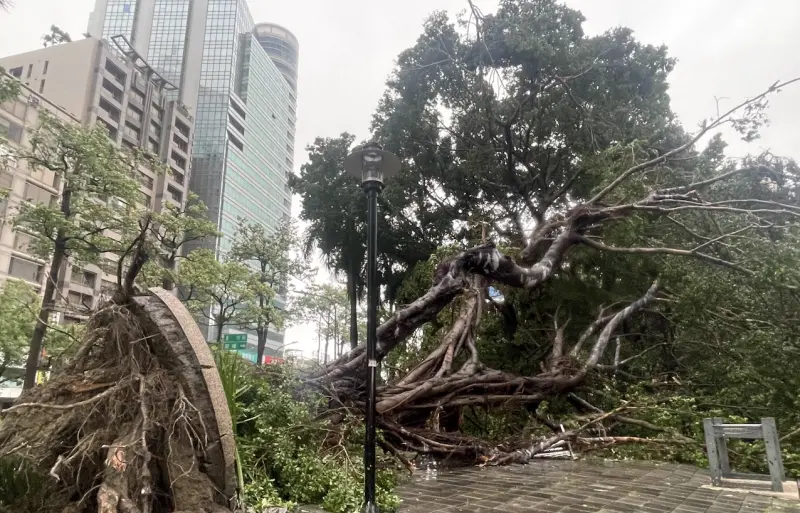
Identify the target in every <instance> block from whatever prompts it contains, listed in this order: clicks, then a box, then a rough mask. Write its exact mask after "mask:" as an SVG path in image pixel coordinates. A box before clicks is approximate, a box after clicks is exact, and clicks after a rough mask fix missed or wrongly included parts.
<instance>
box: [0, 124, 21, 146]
mask: <svg viewBox="0 0 800 513" xmlns="http://www.w3.org/2000/svg"><path fill="white" fill-rule="evenodd" d="M22 132H23V130H22V125H18V124H17V123H14V122H13V121H11V120H10V119H5V118H0V139H8V140H9V141H14V142H15V143H19V142H20V141H22Z"/></svg>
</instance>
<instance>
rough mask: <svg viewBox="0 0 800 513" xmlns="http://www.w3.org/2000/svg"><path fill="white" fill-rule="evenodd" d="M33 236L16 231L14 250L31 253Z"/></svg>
mask: <svg viewBox="0 0 800 513" xmlns="http://www.w3.org/2000/svg"><path fill="white" fill-rule="evenodd" d="M33 240H34V239H33V236H31V235H29V234H27V233H25V232H14V251H19V252H21V253H30V248H31V244H32V243H33Z"/></svg>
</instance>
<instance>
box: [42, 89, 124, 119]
mask: <svg viewBox="0 0 800 513" xmlns="http://www.w3.org/2000/svg"><path fill="white" fill-rule="evenodd" d="M42 83H44V80H42ZM98 106H99V107H100V109H102V110H104V111H105V112H106V113H107V114H108V117H110V118H111V119H113V120H114V121H119V109H118V108H116V107H114V106H113V105H111V103H109V102H108V100H106V99H105V98H100V102H99V103H98Z"/></svg>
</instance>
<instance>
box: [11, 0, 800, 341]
mask: <svg viewBox="0 0 800 513" xmlns="http://www.w3.org/2000/svg"><path fill="white" fill-rule="evenodd" d="M12 2H14V4H15V5H12V6H11V8H10V10H9V12H5V13H4V12H0V55H9V54H13V53H20V52H24V51H28V50H33V49H36V48H39V47H40V46H41V36H42V34H44V33H46V32H47V31H48V29H49V27H50V25H51V24H56V25H58V26H60V27H61V28H63V29H65V30H66V31H68V32H69V33H70V34H72V36H73V37H75V38H78V37H80V34H82V33H83V32H84V31H85V30H86V24H87V21H88V16H89V12H90V11H91V10H92V7H93V5H94V0H12ZM475 3H476V4H477V5H478V6H479V7H480V8H481V9H482V10H483V11H484V12H491V11H493V10H494V7H495V6H496V4H497V2H496V1H494V0H476V2H475ZM566 3H567V4H568V5H570V6H572V7H574V8H577V9H579V10H581V11H582V12H583V13H584V15H585V17H586V18H587V21H586V24H585V28H586V31H587V32H588V33H598V32H602V31H604V30H606V29H608V28H610V27H613V26H617V25H624V26H628V27H631V28H632V29H634V30H635V32H636V36H637V37H638V38H639V39H640V40H642V41H644V42H647V43H652V44H661V43H664V44H666V45H667V46H668V47H669V50H670V54H671V55H672V56H673V57H677V58H678V65H677V67H676V70H675V71H674V72H673V74H672V76H671V78H670V84H671V88H670V95H671V97H672V105H673V109H674V110H675V111H676V112H677V113H678V115H679V116H680V117H681V119H682V120H683V122H684V124H685V125H686V126H687V128H690V129H691V128H692V127H694V126H696V124H697V123H698V122H699V121H700V120H702V119H703V118H705V117H708V116H710V115H713V114H714V112H715V101H714V97H715V96H717V97H722V98H729V99H727V100H722V101H723V102H727V104H728V105H731V106H732V105H733V103H732V102H734V101H737V103H738V101H739V100H741V99H744V98H745V97H746V96H748V95H753V94H757V93H759V92H761V91H762V90H764V89H765V88H766V87H767V86H769V85H770V84H771V83H773V82H774V81H776V80H779V79H781V80H786V79H789V78H793V77H795V76H800V53H799V52H798V48H800V32H799V31H798V25H800V0H759V1H755V0H671V1H669V2H666V1H663V0H566ZM466 7H467V3H466V0H338V1H335V0H250V9H251V12H252V14H253V17H254V19H255V21H256V22H259V21H270V22H275V23H279V24H281V25H284V26H286V27H287V28H288V29H290V30H291V31H292V32H294V33H295V35H296V36H297V37H298V39H299V40H300V76H299V90H298V109H297V112H298V120H297V143H296V150H295V151H296V158H295V165H296V167H297V169H296V170H295V171H298V170H299V166H301V165H302V164H303V163H304V162H305V160H306V156H305V151H304V149H305V146H306V145H307V144H309V143H310V142H311V141H313V139H314V138H315V137H317V136H335V135H337V134H339V133H341V132H343V131H349V132H352V133H355V134H356V135H357V136H358V138H363V137H366V136H367V135H368V126H369V121H370V117H371V115H372V112H373V110H374V108H375V106H376V105H377V102H378V99H379V98H380V96H381V94H382V92H383V88H384V86H383V84H384V81H385V79H386V76H387V75H388V74H389V73H390V71H391V69H392V66H393V63H394V59H395V57H396V56H397V54H398V53H399V52H400V51H402V50H403V49H405V48H407V47H409V46H410V45H412V44H413V43H414V41H415V39H416V38H417V36H418V35H419V33H420V28H421V25H422V22H423V20H424V19H425V18H426V17H427V16H428V14H430V13H431V12H433V11H434V10H447V11H450V12H451V13H456V12H458V11H460V10H462V9H464V8H466ZM725 104H726V103H723V106H724V105H725ZM769 116H770V118H771V121H772V123H771V126H770V127H768V128H767V129H765V130H764V131H763V137H762V138H761V139H760V140H758V141H756V142H755V143H753V144H751V145H749V146H748V145H745V144H744V143H737V142H735V141H734V140H729V142H732V143H735V144H732V145H731V147H730V149H729V155H731V156H740V155H744V154H745V153H748V152H750V153H754V152H760V151H762V150H764V149H770V150H771V151H772V152H773V153H775V154H776V155H782V156H792V157H795V158H800V130H799V129H798V127H800V86H795V87H794V88H792V89H789V90H786V91H784V92H783V93H781V94H780V95H778V96H776V97H773V98H772V100H771V108H770V110H769ZM294 213H295V215H296V214H297V213H298V211H297V205H295V212H294ZM291 335H294V334H291ZM288 339H289V340H294V336H291V337H290V338H288ZM308 348H309V347H308V346H306V347H304V349H308Z"/></svg>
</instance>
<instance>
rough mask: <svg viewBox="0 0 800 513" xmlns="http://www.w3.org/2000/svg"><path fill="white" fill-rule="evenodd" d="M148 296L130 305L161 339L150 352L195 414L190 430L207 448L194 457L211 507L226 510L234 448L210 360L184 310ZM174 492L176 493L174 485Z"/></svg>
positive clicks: (162, 295)
mask: <svg viewBox="0 0 800 513" xmlns="http://www.w3.org/2000/svg"><path fill="white" fill-rule="evenodd" d="M148 292H149V295H147V296H139V297H136V298H135V299H134V302H135V304H136V305H137V306H138V307H139V308H140V309H141V310H142V313H143V314H144V316H143V317H144V318H146V319H147V320H149V321H150V322H151V323H152V324H153V326H152V327H153V328H154V329H153V330H152V331H151V330H148V331H150V332H151V333H159V334H160V336H161V338H162V339H163V340H157V341H154V342H155V343H152V344H151V347H154V348H156V350H157V352H158V356H159V359H163V360H164V363H166V364H168V368H171V369H176V371H177V375H176V378H177V380H178V383H180V386H181V387H182V388H183V391H184V393H185V394H186V396H187V398H188V400H189V401H190V402H191V403H192V404H193V405H194V406H195V407H196V408H197V410H198V411H199V413H200V417H201V418H200V419H199V420H201V422H199V421H198V422H197V425H196V426H194V427H195V430H196V432H198V433H204V434H205V436H206V437H207V440H208V443H207V444H206V446H205V447H204V448H203V449H204V450H203V451H202V452H199V453H196V454H195V455H194V457H195V458H196V460H197V461H199V463H200V470H201V471H202V473H203V474H205V475H206V476H207V477H208V478H209V479H210V481H211V483H210V484H212V485H213V487H214V488H215V489H216V490H215V491H216V493H215V494H214V495H215V500H214V502H216V503H217V504H220V505H225V506H227V505H228V504H229V503H230V500H231V498H233V497H234V495H235V492H236V471H235V463H234V460H235V447H234V437H233V426H232V423H231V416H230V411H229V410H228V403H227V400H226V399H225V392H224V390H223V388H222V382H221V381H220V378H219V374H218V373H217V368H216V365H215V364H214V358H213V356H212V354H211V351H210V349H209V347H208V344H207V343H206V340H205V337H203V334H202V333H201V332H200V329H199V328H198V326H197V323H195V321H194V319H193V318H192V316H191V314H190V313H189V311H188V310H187V309H186V307H184V306H183V304H182V303H181V302H180V301H179V300H178V299H177V298H176V297H175V296H173V295H172V294H170V293H169V292H167V291H166V290H164V289H162V288H160V287H154V288H151V289H149V291H148ZM174 487H175V488H176V490H175V491H176V492H179V490H180V488H181V486H180V483H177V482H176V483H175V485H174ZM178 494H179V493H178ZM177 499H178V497H176V500H177ZM178 506H179V507H180V505H178Z"/></svg>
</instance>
